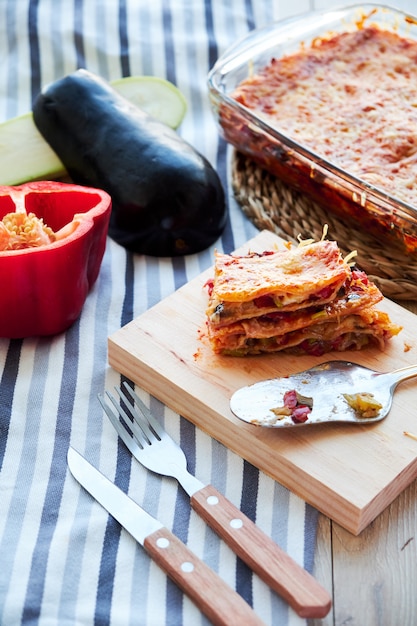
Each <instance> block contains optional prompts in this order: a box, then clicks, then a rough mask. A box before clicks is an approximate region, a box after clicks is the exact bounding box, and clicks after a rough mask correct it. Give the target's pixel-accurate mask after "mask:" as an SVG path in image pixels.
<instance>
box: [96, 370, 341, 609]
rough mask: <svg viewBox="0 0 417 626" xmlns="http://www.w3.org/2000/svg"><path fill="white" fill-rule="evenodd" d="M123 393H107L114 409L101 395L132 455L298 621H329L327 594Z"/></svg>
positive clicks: (136, 398) (132, 394) (136, 401)
mask: <svg viewBox="0 0 417 626" xmlns="http://www.w3.org/2000/svg"><path fill="white" fill-rule="evenodd" d="M124 387H125V389H126V390H127V392H124V391H123V390H122V389H116V391H117V393H118V394H119V396H120V400H121V402H120V401H118V400H117V399H116V398H115V397H114V396H113V395H112V394H110V393H108V392H106V396H107V398H108V399H109V400H110V402H111V405H110V403H109V402H108V401H106V399H105V398H104V397H103V396H102V395H99V400H100V402H101V405H102V407H103V409H104V411H105V413H106V415H107V416H108V418H109V419H110V421H111V423H112V424H113V426H114V428H115V429H116V431H117V433H118V435H119V437H120V438H121V439H122V441H123V442H124V444H125V445H126V446H127V448H128V449H129V450H130V452H131V454H132V455H133V456H134V457H135V458H136V459H137V460H138V461H139V462H140V463H141V464H142V465H144V466H145V467H146V468H147V469H149V470H151V471H153V472H155V473H157V474H160V475H163V476H170V477H173V478H176V479H177V480H178V482H179V483H180V484H181V485H182V487H183V489H184V490H185V491H186V492H187V493H188V495H189V496H190V501H191V506H192V507H193V509H194V510H195V511H196V512H197V513H198V514H199V515H200V516H201V517H202V518H203V519H204V520H205V521H206V522H207V524H208V525H209V526H210V527H211V528H212V529H213V530H214V531H216V532H217V534H218V535H219V536H220V537H221V538H222V539H223V540H224V541H225V542H226V543H227V544H228V545H229V547H230V548H231V549H232V550H233V551H234V552H235V554H237V555H238V556H239V557H240V558H241V559H242V560H243V561H244V562H245V563H246V564H247V565H248V566H249V567H250V568H251V569H252V570H253V571H254V572H255V573H256V574H257V575H258V576H259V577H260V578H261V579H262V580H263V581H264V582H265V583H266V584H267V585H268V586H269V587H270V588H271V589H273V590H274V591H275V592H276V593H278V594H279V595H280V596H281V597H282V598H283V599H284V600H285V601H286V602H288V604H289V605H290V606H291V607H292V608H293V609H294V610H295V611H296V613H297V614H298V615H299V616H300V617H305V618H308V617H317V618H320V617H324V616H325V615H327V613H328V612H329V610H330V607H331V599H330V596H329V594H328V593H327V591H326V590H325V589H324V588H323V587H322V586H321V585H320V584H319V583H318V582H317V581H316V580H315V578H314V577H313V576H311V575H310V574H309V573H308V572H307V571H306V570H305V569H303V568H302V567H301V566H300V565H298V563H296V562H295V561H294V560H293V559H292V558H291V557H290V556H289V555H288V554H287V553H286V552H284V551H283V550H282V549H281V548H280V547H279V546H278V545H277V544H276V543H275V542H274V541H273V540H272V539H271V538H270V537H268V536H267V535H266V534H265V533H264V532H263V531H262V530H261V529H260V528H259V527H258V526H256V524H254V523H253V522H252V520H250V519H249V518H248V517H247V516H245V515H244V514H243V513H242V512H241V511H240V510H239V509H238V508H237V507H236V506H235V505H234V504H232V503H231V502H230V501H229V500H228V499H227V498H225V497H224V496H223V495H222V494H221V493H220V492H219V491H217V489H215V488H214V487H213V486H212V485H204V484H203V483H202V482H200V481H199V480H198V479H197V478H196V477H195V476H193V475H192V474H190V473H189V472H188V470H187V461H186V458H185V455H184V452H183V451H182V449H181V448H180V447H179V446H178V445H177V444H176V443H175V442H174V441H173V440H172V439H171V438H170V437H169V435H168V434H167V433H166V432H165V430H164V429H163V428H162V426H161V425H160V424H159V422H158V421H157V420H156V419H155V417H154V416H153V415H152V414H151V412H150V411H149V409H148V407H147V406H146V405H145V404H144V403H143V402H142V400H141V399H140V398H139V396H138V395H137V394H136V393H135V392H134V391H133V390H132V389H131V388H130V387H129V386H128V385H127V384H126V383H124ZM127 429H128V430H127Z"/></svg>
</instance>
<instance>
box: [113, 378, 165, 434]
mask: <svg viewBox="0 0 417 626" xmlns="http://www.w3.org/2000/svg"><path fill="white" fill-rule="evenodd" d="M122 386H123V387H124V388H125V389H127V390H128V392H129V393H130V394H131V396H132V397H133V399H134V401H135V404H136V409H137V410H138V411H140V412H141V414H142V416H143V418H144V419H145V420H146V421H147V422H148V423H149V424H150V426H151V428H152V430H153V431H154V433H155V435H157V436H158V437H159V439H162V437H163V435H164V434H165V431H164V429H163V428H162V426H161V424H160V423H159V422H158V420H157V419H156V418H155V417H154V416H153V415H152V413H151V411H150V410H149V409H148V407H147V406H146V404H145V403H144V402H143V401H142V400H141V399H140V398H139V396H138V395H137V393H136V392H135V391H134V390H133V389H132V388H131V387H130V386H129V385H128V384H127V383H126V381H123V383H122ZM125 397H126V396H125ZM129 404H131V403H129ZM132 408H133V407H132ZM132 416H133V417H135V416H137V411H136V412H132Z"/></svg>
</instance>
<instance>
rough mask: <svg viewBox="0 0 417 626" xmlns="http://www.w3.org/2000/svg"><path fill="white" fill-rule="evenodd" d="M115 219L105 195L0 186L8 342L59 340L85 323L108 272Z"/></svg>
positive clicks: (2, 322) (0, 300)
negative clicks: (104, 266) (90, 298)
mask: <svg viewBox="0 0 417 626" xmlns="http://www.w3.org/2000/svg"><path fill="white" fill-rule="evenodd" d="M110 213H111V198H110V196H109V195H108V194H107V193H106V192H105V191H102V190H101V189H94V188H88V187H82V186H80V185H72V184H69V183H61V182H51V181H39V182H33V183H27V184H25V185H20V186H18V187H9V186H0V220H2V221H1V222H0V224H1V226H0V288H1V296H0V336H1V337H8V338H23V337H29V336H42V335H54V334H57V333H60V332H62V331H64V330H66V329H67V328H69V326H71V324H72V323H73V322H74V321H75V320H76V319H77V318H78V317H79V315H80V313H81V309H82V307H83V305H84V302H85V299H86V297H87V295H88V293H89V291H90V289H91V287H92V286H93V284H94V283H95V281H96V279H97V276H98V273H99V270H100V266H101V262H102V258H103V255H104V251H105V247H106V238H107V232H108V225H109V219H110ZM25 214H26V215H25ZM8 248H9V249H8ZM10 248H11V249H10Z"/></svg>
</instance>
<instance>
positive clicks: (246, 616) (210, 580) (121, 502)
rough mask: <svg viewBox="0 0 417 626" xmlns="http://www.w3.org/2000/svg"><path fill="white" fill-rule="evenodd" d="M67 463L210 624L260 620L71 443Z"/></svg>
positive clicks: (226, 625)
mask: <svg viewBox="0 0 417 626" xmlns="http://www.w3.org/2000/svg"><path fill="white" fill-rule="evenodd" d="M67 462H68V467H69V469H70V471H71V474H72V475H73V476H74V478H75V479H76V480H77V481H78V482H79V483H80V485H82V487H84V489H85V490H86V491H88V493H89V494H90V495H92V496H93V498H94V499H95V500H97V502H99V503H100V504H101V506H103V507H104V508H105V509H106V511H108V513H110V515H112V517H114V518H115V519H116V520H117V521H118V522H119V524H121V526H123V528H125V530H127V531H128V532H129V533H130V535H132V537H133V538H134V539H135V540H136V541H137V542H138V543H139V544H140V545H141V546H143V548H144V549H145V550H146V552H147V553H148V554H149V555H150V557H151V558H152V559H153V560H154V561H155V562H156V563H157V564H158V565H159V567H161V569H162V570H164V571H165V573H166V574H167V575H168V576H169V577H170V578H171V579H172V580H173V581H174V582H175V583H176V584H177V585H178V587H179V588H180V589H181V590H182V591H183V592H184V593H186V594H187V595H188V596H189V597H190V598H191V600H193V602H194V603H195V604H196V605H197V607H198V608H199V609H200V610H201V612H202V613H204V614H205V615H206V616H207V617H208V618H209V619H210V620H211V622H212V623H213V624H215V625H216V626H217V625H219V626H230V624H245V626H246V625H248V626H252V625H253V626H261V625H262V624H263V622H262V621H261V619H260V618H259V617H258V616H257V615H256V613H255V612H254V611H253V609H252V608H251V607H250V606H249V604H247V603H246V602H245V601H244V600H243V598H242V597H241V596H240V595H239V594H238V593H237V592H236V591H235V590H234V589H232V588H231V587H229V586H228V585H227V584H226V583H225V581H224V580H222V579H221V578H220V577H219V576H218V575H217V574H216V573H215V572H214V571H213V570H211V569H210V568H209V567H208V566H207V565H206V564H205V563H204V562H203V561H201V560H200V559H199V558H198V557H197V556H196V555H195V554H194V553H193V552H191V550H190V549H189V548H188V547H187V546H186V545H185V544H183V543H182V542H181V541H180V540H179V539H178V538H177V537H176V536H175V535H174V534H173V533H172V532H171V531H170V530H168V529H167V528H165V527H164V526H163V524H161V522H159V521H158V520H156V519H155V518H154V517H152V516H151V515H149V513H147V512H146V511H145V510H144V509H142V507H140V506H139V505H138V504H137V503H136V502H135V501H134V500H132V499H131V498H130V497H129V496H128V495H126V494H125V493H124V492H123V491H122V490H121V489H119V487H117V486H116V485H114V484H113V483H112V482H111V481H110V480H109V479H108V478H106V477H105V476H104V474H102V473H101V472H100V471H99V470H98V469H96V468H95V467H94V466H93V465H91V464H90V463H89V462H88V461H87V460H86V459H85V458H84V457H83V456H82V455H81V454H80V453H79V452H77V451H76V450H75V449H74V448H72V447H70V448H69V449H68V453H67Z"/></svg>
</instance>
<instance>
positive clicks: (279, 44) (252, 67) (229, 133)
mask: <svg viewBox="0 0 417 626" xmlns="http://www.w3.org/2000/svg"><path fill="white" fill-rule="evenodd" d="M368 24H372V25H377V26H378V28H380V29H384V30H389V31H393V32H395V33H397V34H399V35H401V36H403V37H406V38H408V39H413V40H416V41H417V18H414V17H412V16H410V15H408V14H406V13H403V12H401V11H397V10H395V9H392V8H390V7H387V6H382V5H376V4H361V5H353V6H349V7H343V8H338V9H334V10H330V11H323V12H314V13H308V14H306V15H303V16H301V17H298V18H291V19H288V20H284V21H281V22H276V23H273V24H272V25H270V26H268V27H266V28H262V29H257V30H254V31H252V32H251V33H250V34H249V35H247V36H246V37H245V38H244V39H242V40H240V41H238V42H237V43H236V44H235V45H233V46H232V47H231V48H229V49H228V50H227V51H226V52H225V53H224V54H223V55H222V56H221V57H220V58H219V59H218V61H217V62H216V64H215V65H214V67H213V69H212V70H211V71H210V73H209V75H208V88H209V95H210V102H211V107H212V110H213V113H214V115H215V118H216V120H217V122H218V125H219V130H220V132H221V134H222V136H223V137H224V138H225V139H226V141H227V142H229V143H230V144H232V145H233V146H234V147H235V148H236V149H237V150H238V151H239V152H241V153H243V154H245V155H247V156H248V157H250V158H251V159H253V160H254V161H255V162H257V163H258V164H259V165H261V166H262V167H264V168H265V169H266V170H268V171H269V172H271V173H272V174H274V175H275V176H276V177H277V178H279V179H281V180H282V181H284V182H285V183H287V184H289V185H291V186H292V187H294V188H295V189H297V190H298V191H301V192H302V193H304V194H307V195H308V196H309V197H311V198H312V199H313V200H314V201H316V202H317V203H319V204H320V205H321V206H324V207H325V208H326V209H329V210H330V211H332V212H333V213H334V214H335V215H337V216H339V217H341V218H342V219H346V220H348V221H349V220H350V221H352V220H353V221H354V223H355V225H356V226H357V228H358V229H363V230H366V231H367V232H370V233H372V234H373V235H374V236H376V237H378V239H379V240H381V238H382V237H383V238H384V240H386V243H387V246H388V245H393V246H395V247H396V248H399V249H400V250H401V251H402V252H404V254H405V255H406V256H407V257H410V258H411V259H414V258H417V207H416V206H412V205H410V204H407V203H406V202H404V201H402V200H400V199H398V198H396V197H394V196H393V195H390V194H389V193H387V192H384V191H383V190H382V189H380V188H378V187H376V186H373V185H372V184H370V183H369V182H366V181H364V180H362V179H361V178H359V177H357V176H355V175H353V174H351V173H349V171H345V170H344V169H342V168H340V167H338V166H337V165H335V164H334V163H332V162H331V161H330V160H327V159H325V158H322V157H320V156H319V155H318V154H316V153H314V152H312V151H311V149H308V148H307V147H306V146H303V145H302V144H301V143H298V142H297V141H295V140H294V139H291V138H290V137H289V136H287V135H286V134H285V128H280V130H277V129H276V128H274V127H272V126H271V125H270V124H269V123H268V122H267V121H265V119H262V118H261V117H259V116H258V115H257V114H256V113H254V112H253V111H251V110H250V109H248V108H247V107H245V106H244V105H242V104H241V103H239V102H238V101H236V100H235V99H234V98H233V97H232V95H231V94H232V92H233V91H234V89H235V88H236V87H237V86H238V85H239V84H240V83H241V81H243V80H244V79H246V78H247V77H249V76H252V75H254V74H256V73H257V72H258V71H259V70H260V69H262V68H264V67H265V66H266V65H268V64H269V63H270V62H271V60H272V59H273V58H280V57H281V56H284V55H287V54H288V53H292V52H295V51H297V50H300V48H301V47H302V46H308V45H309V44H310V43H311V42H312V41H313V40H314V39H316V38H317V37H320V38H322V37H326V36H329V34H332V33H338V32H344V31H352V30H357V29H358V28H361V27H362V26H364V25H365V26H366V25H368Z"/></svg>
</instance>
